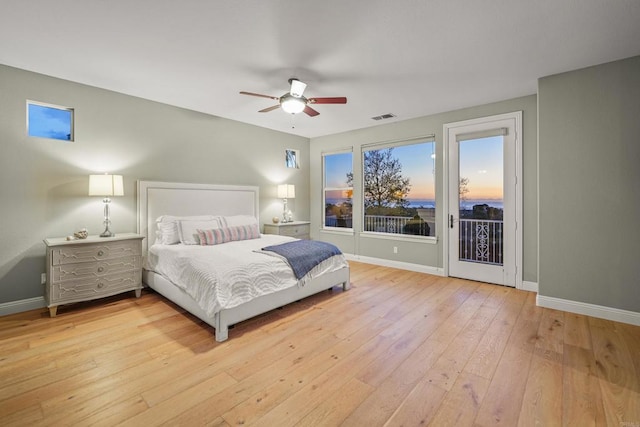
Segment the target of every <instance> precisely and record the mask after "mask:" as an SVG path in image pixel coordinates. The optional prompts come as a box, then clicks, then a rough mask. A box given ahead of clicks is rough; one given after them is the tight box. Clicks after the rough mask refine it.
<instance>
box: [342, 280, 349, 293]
mask: <svg viewBox="0 0 640 427" xmlns="http://www.w3.org/2000/svg"><path fill="white" fill-rule="evenodd" d="M349 289H351V282H350V281H348V280H347V281H346V282H344V283H343V284H342V290H343V291H348V290H349Z"/></svg>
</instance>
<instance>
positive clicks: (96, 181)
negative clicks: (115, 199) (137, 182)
mask: <svg viewBox="0 0 640 427" xmlns="http://www.w3.org/2000/svg"><path fill="white" fill-rule="evenodd" d="M89 195H90V196H102V197H104V199H102V201H103V202H104V226H105V228H104V231H103V232H102V234H101V235H100V237H113V236H115V234H114V233H113V232H112V231H111V230H109V224H110V223H111V220H110V219H109V203H111V199H110V197H112V196H124V185H123V181H122V175H109V174H104V175H89Z"/></svg>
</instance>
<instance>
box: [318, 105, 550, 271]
mask: <svg viewBox="0 0 640 427" xmlns="http://www.w3.org/2000/svg"><path fill="white" fill-rule="evenodd" d="M513 111H522V112H523V119H522V122H523V123H522V125H523V134H524V135H523V138H522V141H523V142H522V145H523V177H522V179H523V183H522V185H523V199H524V215H523V222H524V224H523V234H524V236H523V240H524V246H523V258H524V261H523V263H524V265H523V280H525V281H531V282H536V281H537V268H538V259H537V252H538V247H537V235H538V229H537V216H536V213H537V197H538V196H537V146H536V142H537V100H536V96H535V95H530V96H526V97H522V98H516V99H512V100H507V101H502V102H496V103H493V104H487V105H482V106H478V107H472V108H466V109H463V110H457V111H450V112H446V113H442V114H435V115H432V116H426V117H420V118H417V119H411V120H404V121H399V122H395V123H390V124H384V125H378V126H375V127H371V128H367V129H360V130H356V131H352V132H345V133H341V134H336V135H330V136H324V137H319V138H312V139H311V160H310V163H311V225H312V231H311V234H312V237H313V238H316V239H322V240H326V241H330V242H332V243H334V244H336V245H338V246H339V247H340V248H341V249H342V250H343V251H344V252H347V253H351V254H355V255H360V256H367V257H374V258H381V259H387V260H392V261H398V262H407V263H412V264H418V265H422V266H427V267H435V268H442V267H443V256H442V230H441V229H440V224H441V222H442V215H443V209H442V200H443V194H442V171H443V165H442V163H441V162H442V159H441V158H437V159H436V206H437V208H436V221H437V226H436V227H437V228H436V230H437V231H436V233H437V236H438V241H437V243H435V244H434V243H431V242H407V241H401V240H393V239H371V238H365V237H361V236H360V233H359V232H358V229H359V228H360V227H359V225H358V222H357V221H358V218H360V215H361V209H360V208H359V207H358V206H357V205H356V206H354V230H355V233H354V234H353V235H350V234H345V233H337V232H336V233H326V232H321V231H320V229H321V227H322V159H321V156H322V153H323V152H328V151H334V150H340V149H345V148H353V153H354V156H353V159H354V176H356V177H357V176H359V174H360V173H361V164H362V160H361V158H360V157H361V154H360V153H361V146H362V145H363V144H369V143H372V142H381V141H394V140H399V139H403V138H412V137H416V136H421V135H429V134H435V140H436V152H437V153H440V152H442V143H443V136H442V126H443V125H444V124H445V123H451V122H457V121H461V120H468V119H474V118H478V117H485V116H491V115H496V114H502V113H509V112H513ZM439 157H442V156H439ZM355 191H356V190H355V189H354V192H355ZM394 246H396V247H398V253H397V254H394V253H393V247H394Z"/></svg>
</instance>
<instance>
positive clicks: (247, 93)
mask: <svg viewBox="0 0 640 427" xmlns="http://www.w3.org/2000/svg"><path fill="white" fill-rule="evenodd" d="M240 95H251V96H259V97H260V98H269V99H275V100H276V101H278V100H280V98H278V97H277V96H269V95H261V94H259V93H253V92H244V91H242V92H240Z"/></svg>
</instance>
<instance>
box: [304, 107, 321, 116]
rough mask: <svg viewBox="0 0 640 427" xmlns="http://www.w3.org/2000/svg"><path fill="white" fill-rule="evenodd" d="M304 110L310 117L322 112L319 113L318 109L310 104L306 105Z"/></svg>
mask: <svg viewBox="0 0 640 427" xmlns="http://www.w3.org/2000/svg"><path fill="white" fill-rule="evenodd" d="M303 111H304V112H305V113H307V115H308V116H309V117H315V116H317V115H318V114H320V113H318V112H317V111H316V110H314V109H313V108H311V107H309V106H308V105H307V106H306V107H304V110H303Z"/></svg>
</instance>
